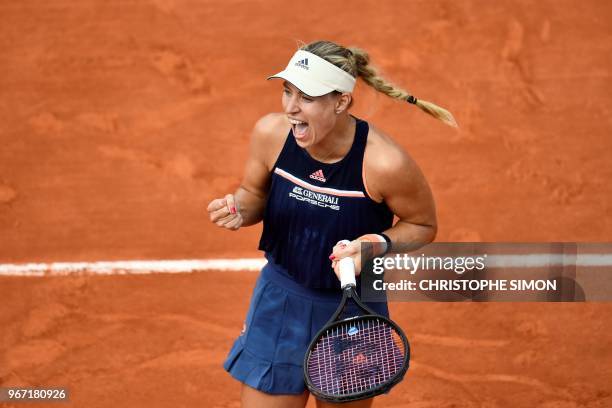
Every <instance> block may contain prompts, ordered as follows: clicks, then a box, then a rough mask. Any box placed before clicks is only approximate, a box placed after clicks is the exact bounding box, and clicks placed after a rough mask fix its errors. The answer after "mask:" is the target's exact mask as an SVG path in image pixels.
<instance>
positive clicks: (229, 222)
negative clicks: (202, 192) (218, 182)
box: [206, 194, 244, 231]
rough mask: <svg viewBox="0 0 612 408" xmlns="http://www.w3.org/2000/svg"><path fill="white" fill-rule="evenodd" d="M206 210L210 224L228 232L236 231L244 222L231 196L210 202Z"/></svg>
mask: <svg viewBox="0 0 612 408" xmlns="http://www.w3.org/2000/svg"><path fill="white" fill-rule="evenodd" d="M206 210H207V211H208V215H209V217H210V220H211V221H212V222H214V223H215V224H217V225H218V226H219V227H223V228H227V229H229V230H234V231H235V230H237V229H238V228H240V227H241V226H242V223H243V221H244V220H243V218H242V215H241V214H240V209H239V208H238V205H237V203H236V201H235V200H234V195H233V194H228V195H226V196H225V197H224V198H217V199H216V200H212V201H211V202H210V204H208V207H207V208H206Z"/></svg>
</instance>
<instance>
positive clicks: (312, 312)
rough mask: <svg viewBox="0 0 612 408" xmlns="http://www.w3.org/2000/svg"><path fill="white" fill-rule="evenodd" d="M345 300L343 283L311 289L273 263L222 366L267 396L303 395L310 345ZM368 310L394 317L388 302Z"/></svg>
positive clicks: (257, 287)
mask: <svg viewBox="0 0 612 408" xmlns="http://www.w3.org/2000/svg"><path fill="white" fill-rule="evenodd" d="M329 273H333V271H331V269H330V272H329ZM341 298H342V291H341V290H340V283H339V282H338V289H337V290H335V289H334V290H326V289H323V290H321V289H310V288H306V287H304V286H302V285H300V284H299V283H297V282H295V281H294V280H293V279H292V278H291V276H290V275H289V274H288V273H287V271H286V270H284V269H283V268H282V267H280V266H278V265H275V264H273V263H272V262H270V260H269V262H268V264H266V266H265V267H264V268H263V269H262V271H261V274H260V276H259V278H258V280H257V283H256V285H255V289H254V290H253V296H252V297H251V304H250V307H249V312H248V314H247V318H246V329H245V330H244V331H243V332H242V333H241V334H240V336H239V337H238V339H236V341H235V342H234V345H233V347H232V349H231V350H230V352H229V355H228V357H227V359H226V361H225V364H224V365H223V367H224V368H225V370H226V371H228V372H229V373H230V374H231V375H232V376H233V377H234V378H236V379H237V380H238V381H240V382H243V383H244V384H246V385H248V386H250V387H252V388H255V389H257V390H260V391H262V392H265V393H268V394H301V393H302V392H304V390H305V389H306V385H305V383H304V374H303V368H302V367H303V362H304V355H305V353H306V349H307V347H308V344H309V343H310V341H311V340H312V338H313V337H314V336H315V335H316V334H317V332H318V331H319V330H320V329H321V328H322V327H323V326H324V325H325V323H327V321H328V320H329V318H330V317H331V316H332V314H333V313H334V311H335V310H336V308H337V307H338V305H339V304H340V300H341ZM368 306H369V307H370V308H372V309H373V310H374V311H376V312H377V313H380V314H381V315H383V316H386V317H388V316H389V311H388V308H387V304H386V303H368ZM351 310H356V306H355V305H354V304H351V307H349V309H348V312H349V313H351Z"/></svg>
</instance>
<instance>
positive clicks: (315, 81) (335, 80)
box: [268, 50, 355, 96]
mask: <svg viewBox="0 0 612 408" xmlns="http://www.w3.org/2000/svg"><path fill="white" fill-rule="evenodd" d="M272 78H283V79H285V80H287V81H289V82H291V83H292V84H293V85H295V86H296V87H297V88H298V89H299V90H300V91H302V92H303V93H305V94H306V95H309V96H321V95H325V94H328V93H330V92H332V91H340V92H353V89H354V88H355V78H353V76H352V75H351V74H349V73H348V72H346V71H344V70H342V69H340V68H338V67H337V66H335V65H334V64H332V63H331V62H327V61H325V60H324V59H323V58H321V57H319V56H317V55H314V54H313V53H311V52H308V51H302V50H299V51H297V52H296V53H295V54H293V57H291V60H290V61H289V64H288V65H287V68H285V69H284V70H283V71H281V72H279V73H278V74H276V75H272V76H269V77H268V79H272Z"/></svg>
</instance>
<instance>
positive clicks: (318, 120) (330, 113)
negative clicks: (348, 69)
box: [282, 81, 338, 148]
mask: <svg viewBox="0 0 612 408" xmlns="http://www.w3.org/2000/svg"><path fill="white" fill-rule="evenodd" d="M283 88H284V89H283V98H282V103H283V110H284V111H285V114H286V115H287V118H288V119H289V123H291V128H292V129H293V136H294V137H295V140H296V142H297V144H298V146H300V147H302V148H306V147H310V146H312V145H314V144H315V143H318V142H320V141H321V140H323V139H324V138H325V137H326V135H328V134H329V133H330V131H331V130H332V129H333V128H334V126H335V124H336V120H337V117H338V115H337V114H336V111H335V110H336V104H337V99H338V96H337V95H336V93H335V92H332V93H329V94H327V95H323V96H315V97H312V96H308V95H306V94H304V93H302V92H301V91H300V90H299V89H298V88H296V87H295V86H294V85H293V84H291V83H290V82H287V81H285V82H284V83H283Z"/></svg>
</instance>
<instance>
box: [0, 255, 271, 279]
mask: <svg viewBox="0 0 612 408" xmlns="http://www.w3.org/2000/svg"><path fill="white" fill-rule="evenodd" d="M265 264H266V260H265V259H264V258H242V259H193V260H176V261H174V260H172V261H169V260H159V261H112V262H106V261H102V262H52V263H28V264H0V276H64V275H72V274H84V275H89V274H92V275H140V274H149V273H191V272H199V271H258V270H260V269H261V268H262V267H263V266H264V265H265Z"/></svg>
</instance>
